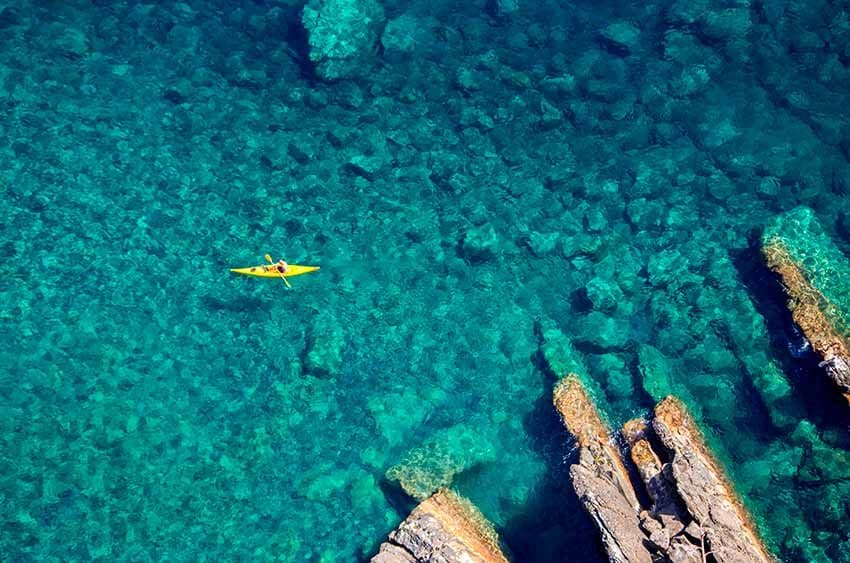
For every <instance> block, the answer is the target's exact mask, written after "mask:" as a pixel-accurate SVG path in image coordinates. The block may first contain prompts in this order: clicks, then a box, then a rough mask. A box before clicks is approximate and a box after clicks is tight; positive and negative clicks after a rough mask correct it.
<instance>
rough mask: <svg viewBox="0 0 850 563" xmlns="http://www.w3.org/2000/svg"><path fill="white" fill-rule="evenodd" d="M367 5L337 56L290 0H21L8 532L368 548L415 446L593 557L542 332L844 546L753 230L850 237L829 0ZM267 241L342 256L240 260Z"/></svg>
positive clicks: (834, 448)
mask: <svg viewBox="0 0 850 563" xmlns="http://www.w3.org/2000/svg"><path fill="white" fill-rule="evenodd" d="M375 1H376V0H360V1H358V0H334V1H333V2H331V1H327V2H325V1H324V0H322V1H318V0H312V2H311V5H312V6H314V7H319V8H322V7H323V6H324V8H326V9H327V10H329V13H331V14H333V13H339V15H340V18H343V15H344V14H343V12H345V10H353V11H354V13H357V10H358V9H361V8H362V7H363V5H366V4H369V3H370V2H372V3H374V2H375ZM327 4H331V5H334V4H335V5H336V8H333V9H329V8H327V6H326V5H327ZM332 7H333V6H332ZM381 7H382V8H383V19H380V18H379V19H378V20H377V21H376V22H375V23H373V24H370V25H374V26H375V28H374V30H376V31H373V33H377V38H376V39H375V40H374V41H372V43H370V44H369V45H368V47H369V48H368V49H361V50H360V51H359V52H358V53H357V68H354V69H353V70H352V69H349V72H351V75H350V76H346V77H342V78H340V79H336V80H330V81H329V80H327V79H326V77H324V76H322V75H321V71H320V69H318V68H317V67H316V65H314V64H313V63H312V62H311V59H310V51H311V48H313V47H311V44H310V42H309V38H310V35H309V33H308V31H307V30H305V29H304V26H303V24H302V5H301V3H299V2H297V1H291V2H290V1H273V0H268V1H263V0H254V1H248V0H245V1H241V2H240V1H230V2H225V1H221V0H210V1H204V2H201V1H196V0H189V1H186V2H176V3H172V2H149V3H143V2H126V1H115V2H109V1H97V0H92V1H83V0H69V1H62V2H57V1H42V2H37V1H28V0H15V1H7V2H2V3H0V194H2V201H0V257H2V262H0V560H3V561H15V562H17V561H89V560H97V561H162V560H168V561H237V560H239V561H322V562H330V561H362V560H364V559H368V557H370V556H371V555H372V554H374V553H375V552H376V550H377V548H378V545H379V543H380V542H381V541H382V540H383V539H384V538H385V537H386V535H387V534H388V533H389V532H390V530H392V529H393V527H394V526H396V525H397V524H398V523H399V522H400V521H401V520H402V519H403V518H404V516H406V514H407V513H408V511H409V510H410V509H411V508H412V506H414V504H415V501H414V500H413V499H411V498H410V497H408V496H407V495H406V494H405V493H404V492H403V491H402V490H401V488H400V487H399V484H398V483H397V482H396V481H395V480H394V479H393V478H392V476H393V475H398V474H399V472H401V473H404V471H408V472H410V471H412V472H414V473H415V472H416V471H421V472H422V473H423V474H425V475H428V476H430V477H429V478H432V479H434V480H435V481H439V482H440V483H441V484H451V486H452V487H454V488H455V489H456V490H458V491H459V492H460V493H462V494H463V495H465V496H467V497H469V498H470V499H471V500H472V501H473V502H474V503H475V504H476V505H477V506H478V507H479V508H480V509H481V510H482V512H483V513H484V514H485V515H486V516H487V517H488V518H489V519H490V520H491V521H492V522H493V523H494V525H495V526H496V528H497V529H498V531H499V533H500V535H501V537H502V538H503V539H504V540H505V542H506V543H507V544H508V545H509V546H510V549H511V550H512V551H513V553H514V556H515V559H516V560H517V561H519V562H524V561H528V562H548V561H572V562H584V561H588V562H598V561H603V560H604V556H603V553H602V551H601V547H600V543H599V540H598V536H597V532H596V530H595V529H594V528H593V526H592V525H591V523H590V521H589V520H588V518H587V517H586V516H585V514H584V513H583V512H582V510H581V508H580V506H579V504H578V501H577V499H576V498H575V495H574V493H573V492H572V489H571V487H570V484H569V480H568V476H567V468H568V466H569V464H570V463H571V462H572V461H573V460H574V456H575V451H574V448H573V443H572V442H571V440H570V438H569V437H568V435H567V434H566V432H565V431H564V430H563V429H562V426H561V424H560V421H559V420H558V418H557V416H556V415H555V413H554V411H553V408H552V406H551V390H552V386H553V384H554V382H555V379H556V377H558V376H560V375H563V374H558V373H554V372H553V370H552V368H551V365H550V364H547V362H546V361H545V359H544V358H543V354H542V352H541V347H542V346H543V344H544V340H545V338H544V335H549V336H551V335H553V334H555V335H558V337H559V338H560V339H562V340H563V341H564V342H569V343H570V345H571V347H572V349H573V352H572V354H573V355H574V357H572V358H570V361H571V362H573V363H574V365H577V366H582V368H581V369H583V370H585V371H586V373H584V374H582V375H583V376H584V377H586V378H588V379H589V380H591V381H592V382H594V384H595V385H596V386H597V387H598V389H599V390H600V394H599V396H598V397H597V399H598V400H599V402H600V404H599V406H600V408H601V409H602V410H603V411H604V412H605V413H606V416H607V417H608V419H609V420H610V421H611V424H612V425H613V426H614V427H616V426H618V425H619V424H621V423H623V422H624V421H626V420H627V419H629V418H631V417H634V416H642V415H644V414H646V413H647V412H648V410H649V409H650V408H651V407H652V405H653V403H654V401H656V400H658V399H660V398H661V397H662V396H664V395H666V394H668V393H674V394H676V395H678V396H679V397H681V398H682V399H683V400H684V401H685V402H686V404H687V405H688V406H689V407H690V409H691V411H692V412H693V413H694V415H695V417H697V419H698V420H699V421H700V423H701V425H702V428H703V429H704V431H705V433H706V435H707V437H708V440H709V442H710V444H711V446H712V447H713V448H714V449H715V452H716V454H717V456H718V458H719V459H720V460H721V462H722V463H723V464H724V465H725V467H726V468H727V470H728V473H729V476H730V479H731V480H732V482H733V483H734V485H735V487H736V489H737V490H738V492H739V493H740V494H741V495H742V497H743V499H744V502H745V504H746V506H747V507H748V508H749V509H750V510H751V511H752V513H753V515H754V518H755V520H756V521H757V523H758V526H759V529H760V532H761V533H762V535H763V536H764V537H765V539H766V541H767V542H768V544H769V546H770V548H771V550H773V552H774V553H775V554H776V555H777V556H778V557H779V558H780V559H781V560H783V561H789V562H797V561H799V562H809V561H817V562H850V540H848V533H850V525H848V521H850V500H848V499H850V459H848V458H850V447H849V446H850V444H848V442H850V440H848V436H850V433H848V429H850V418H848V415H847V410H846V406H845V405H841V404H840V402H839V401H838V400H837V398H836V394H835V393H834V390H832V389H831V388H830V386H829V384H828V383H827V382H825V381H824V376H823V374H822V373H821V372H820V371H819V370H818V369H817V360H816V359H814V358H813V357H811V355H810V352H808V351H807V348H806V346H805V343H804V342H803V341H802V339H801V337H800V335H799V334H797V333H796V332H795V331H794V327H793V326H792V325H791V323H790V320H789V318H788V315H787V313H785V310H784V297H783V295H782V291H781V288H780V287H779V286H778V284H777V283H776V282H775V281H774V280H773V278H772V276H770V275H769V273H768V272H767V271H766V270H765V267H764V266H763V265H762V259H761V256H760V254H759V238H760V236H761V233H762V232H763V230H764V228H765V227H766V226H767V225H768V224H770V223H771V222H772V221H774V219H775V218H776V217H777V216H778V215H780V214H782V213H784V212H786V211H789V210H792V209H794V208H797V207H798V206H805V207H808V208H810V209H811V210H813V213H814V215H815V217H816V218H817V220H818V221H819V222H820V224H821V225H822V226H823V229H824V232H825V233H826V235H827V236H828V237H829V238H830V239H831V241H832V243H834V244H835V245H836V247H837V248H839V249H840V251H841V252H843V253H845V255H846V253H847V251H848V249H850V215H849V214H848V213H850V212H848V209H850V206H848V201H850V200H848V193H850V162H848V154H850V121H848V113H847V108H848V106H850V99H849V97H850V94H848V93H850V8H848V6H847V4H846V3H843V2H827V1H818V0H785V1H783V0H700V1H697V2H693V1H690V0H688V1H685V0H677V1H660V2H653V1H652V0H650V1H648V2H634V3H625V2H590V1H587V2H561V1H554V0H552V1H548V0H543V1H533V0H501V1H496V0H487V1H482V0H472V1H470V2H441V1H433V2H431V1H425V0H422V1H419V2H402V1H396V0H385V1H383V2H382V6H381ZM334 10H337V12H334ZM324 21H325V22H327V21H328V19H327V18H326V19H325V20H324ZM330 22H331V25H333V20H332V19H331V20H330ZM364 25H365V24H364ZM352 37H356V34H354V35H352ZM266 253H269V254H271V255H273V257H274V258H275V259H277V258H285V259H286V260H288V261H289V262H290V263H297V264H310V265H319V266H321V270H320V271H319V272H316V273H313V274H310V275H305V276H302V277H294V278H292V279H291V280H290V282H291V284H292V286H293V287H292V289H291V290H288V289H287V288H286V287H285V285H284V283H283V281H282V280H277V279H268V280H266V279H254V278H247V277H239V276H236V275H233V274H231V273H230V272H229V268H232V267H239V266H248V265H255V264H260V263H262V262H264V255H265V254H266ZM846 281H847V282H848V283H850V280H846ZM777 396H781V397H782V400H781V401H774V400H772V398H775V397H777ZM393 468H395V471H391V469H393ZM388 474H389V476H388Z"/></svg>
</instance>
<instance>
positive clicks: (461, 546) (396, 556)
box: [372, 489, 508, 563]
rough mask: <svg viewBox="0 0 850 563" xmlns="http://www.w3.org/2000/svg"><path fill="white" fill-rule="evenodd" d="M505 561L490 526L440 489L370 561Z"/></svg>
mask: <svg viewBox="0 0 850 563" xmlns="http://www.w3.org/2000/svg"><path fill="white" fill-rule="evenodd" d="M408 562H411V563H412V562H417V563H508V559H507V558H506V557H505V554H504V553H503V552H502V548H501V547H500V546H499V537H498V535H497V534H496V532H495V530H494V529H493V527H492V525H491V524H490V523H489V522H488V521H487V520H486V519H485V518H484V516H483V515H482V514H481V513H480V512H479V511H478V509H476V508H475V506H473V505H472V503H470V502H469V501H468V500H466V499H464V498H462V497H460V496H458V495H457V494H456V493H453V492H451V491H450V490H448V489H442V490H440V491H438V492H437V493H435V494H434V495H432V496H431V497H429V498H427V499H426V500H424V501H423V502H421V503H420V504H419V506H417V507H416V508H415V509H413V512H411V513H410V515H409V516H408V517H407V518H406V519H405V520H404V521H403V522H402V523H401V524H399V526H398V528H396V529H395V530H394V531H393V532H391V533H390V536H389V539H388V541H386V542H384V543H382V544H381V547H380V551H379V552H378V554H377V555H375V556H374V557H373V558H372V563H408Z"/></svg>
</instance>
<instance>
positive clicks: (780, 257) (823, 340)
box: [762, 238, 850, 402]
mask: <svg viewBox="0 0 850 563" xmlns="http://www.w3.org/2000/svg"><path fill="white" fill-rule="evenodd" d="M762 253H763V254H764V257H765V260H766V261H767V266H768V267H769V268H770V269H771V270H772V271H773V272H775V273H776V275H778V276H779V278H780V279H781V281H782V286H783V287H784V289H785V293H786V294H787V295H788V309H789V310H790V311H791V318H792V319H793V320H794V322H795V323H796V324H797V325H798V326H799V327H800V329H801V330H802V331H803V334H804V335H805V337H806V339H807V340H808V341H809V343H810V344H811V346H812V349H813V350H814V351H815V352H816V353H817V354H818V355H819V356H820V357H821V358H822V360H823V361H822V363H821V365H822V367H823V368H824V370H825V371H826V373H827V375H828V376H829V378H830V379H832V381H833V382H834V383H835V384H836V385H837V386H838V388H839V390H840V392H841V394H842V395H844V397H845V398H846V399H847V401H848V402H850V345H848V342H847V339H846V337H845V336H844V335H842V334H841V332H840V331H839V330H838V328H837V327H836V322H835V320H834V317H833V318H831V315H829V314H828V311H830V310H832V309H834V308H835V306H834V305H832V304H831V303H829V301H828V300H827V299H826V297H824V295H823V294H822V293H821V292H820V291H818V290H817V289H816V288H815V287H814V286H813V285H812V283H811V282H810V281H809V280H808V279H807V276H806V275H805V274H804V271H803V268H802V267H801V266H800V265H799V264H798V263H797V262H796V261H795V260H794V259H793V258H792V257H791V254H790V252H789V251H788V248H787V247H786V246H785V245H784V244H783V243H782V242H781V241H780V239H779V238H771V239H769V240H768V241H766V243H765V244H764V246H763V247H762Z"/></svg>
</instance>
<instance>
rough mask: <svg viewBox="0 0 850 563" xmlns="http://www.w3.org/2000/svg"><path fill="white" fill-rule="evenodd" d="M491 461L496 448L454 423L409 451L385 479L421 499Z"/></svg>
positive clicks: (464, 426)
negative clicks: (474, 467)
mask: <svg viewBox="0 0 850 563" xmlns="http://www.w3.org/2000/svg"><path fill="white" fill-rule="evenodd" d="M495 459H496V449H495V447H494V446H493V444H492V442H491V440H490V439H489V437H487V436H482V435H481V434H480V433H479V432H478V431H477V429H476V428H475V427H473V426H470V425H466V424H456V425H454V426H451V427H449V428H446V429H443V430H441V431H439V432H437V433H435V434H434V435H433V436H432V437H431V438H430V439H429V440H427V441H425V443H423V444H422V445H420V446H418V447H415V448H413V449H411V450H410V451H409V452H408V453H407V454H406V455H405V456H404V459H403V460H402V461H401V462H400V463H398V464H397V465H394V466H392V467H390V469H389V470H388V471H387V479H389V480H391V481H396V482H398V483H399V485H401V488H402V489H404V490H405V492H406V493H407V494H409V495H410V496H412V497H413V498H415V499H418V500H422V499H425V498H427V497H428V496H429V495H431V494H432V493H434V491H436V490H438V489H439V488H441V487H448V486H449V485H451V483H452V480H453V479H454V477H455V475H457V474H458V473H460V472H462V471H465V470H467V469H469V468H471V467H473V466H475V465H477V464H480V463H486V462H489V461H493V460H495Z"/></svg>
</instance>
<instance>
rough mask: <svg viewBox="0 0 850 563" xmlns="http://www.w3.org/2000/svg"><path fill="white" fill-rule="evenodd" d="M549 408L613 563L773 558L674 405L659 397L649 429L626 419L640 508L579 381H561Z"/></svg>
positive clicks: (762, 562)
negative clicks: (573, 447)
mask: <svg viewBox="0 0 850 563" xmlns="http://www.w3.org/2000/svg"><path fill="white" fill-rule="evenodd" d="M554 402H555V407H556V408H557V409H558V412H559V413H560V414H561V417H562V419H563V421H564V424H565V426H566V427H567V429H568V430H569V431H570V432H571V433H572V434H573V435H574V436H575V438H576V441H577V442H578V445H579V448H580V450H579V461H578V463H577V464H575V465H573V466H572V467H571V468H570V477H571V479H572V482H573V487H574V488H575V491H576V494H578V496H579V499H580V500H581V502H582V504H583V505H584V507H585V509H586V510H587V511H588V513H589V514H590V516H591V517H592V518H593V520H594V521H595V522H596V524H597V525H598V527H599V530H600V533H601V536H602V543H603V545H604V547H605V550H606V551H607V553H608V558H609V559H610V560H611V561H613V562H617V563H619V562H631V561H647V562H652V561H672V562H683V563H684V562H693V563H700V562H704V561H707V560H709V559H708V558H709V556H710V557H712V558H713V560H715V561H717V562H718V563H725V562H729V563H731V562H735V563H745V562H753V563H767V562H769V561H771V558H770V556H769V555H768V553H767V550H766V549H765V548H764V546H763V545H762V543H761V540H760V539H759V538H758V536H757V534H756V532H755V528H754V526H753V525H752V523H751V521H750V518H749V516H748V514H747V512H746V510H745V509H744V507H743V505H742V504H741V503H740V501H739V500H738V499H737V497H736V496H735V493H734V491H733V490H732V488H731V487H730V486H729V485H728V483H727V481H726V480H725V478H724V476H723V472H722V471H721V469H720V468H719V466H718V465H717V464H716V463H715V462H714V461H713V459H712V457H711V455H710V454H709V453H708V450H707V449H706V446H705V442H704V440H703V437H702V434H701V433H700V431H699V429H698V428H697V426H696V424H695V423H694V421H693V419H692V418H691V417H690V415H689V414H688V413H687V411H686V410H685V408H684V406H683V405H682V403H681V402H680V401H678V400H677V399H675V398H673V397H667V398H665V399H663V400H662V401H661V402H660V403H658V405H657V406H656V408H655V411H654V417H653V420H652V422H651V424H647V423H646V422H645V421H642V420H634V421H630V422H628V423H627V424H626V425H625V427H624V428H623V437H624V438H625V442H626V444H627V446H628V449H629V453H630V457H631V461H632V462H633V463H634V467H635V469H636V470H637V471H636V472H637V474H638V475H639V476H640V478H641V480H642V481H643V483H644V485H645V491H646V493H647V495H648V497H649V499H650V501H651V504H652V506H651V507H649V508H645V507H642V506H641V504H640V502H639V501H638V499H639V498H642V497H643V496H644V495H643V494H639V493H638V492H637V490H636V489H635V488H634V485H633V484H632V481H631V479H630V476H629V472H628V470H627V469H626V465H625V464H624V462H623V459H622V458H621V457H620V452H619V449H618V448H617V446H616V442H615V441H614V440H613V439H612V438H611V436H610V435H609V433H608V431H607V429H606V427H605V424H604V423H603V422H602V419H601V418H600V416H599V414H598V412H597V411H596V409H595V407H594V406H593V404H592V403H591V401H590V399H589V398H588V396H587V393H586V392H585V391H584V389H583V387H582V384H581V382H580V381H579V379H578V377H576V376H574V375H570V376H568V377H566V378H565V379H564V380H562V381H561V382H560V383H559V384H558V385H557V387H556V388H555V392H554Z"/></svg>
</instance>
